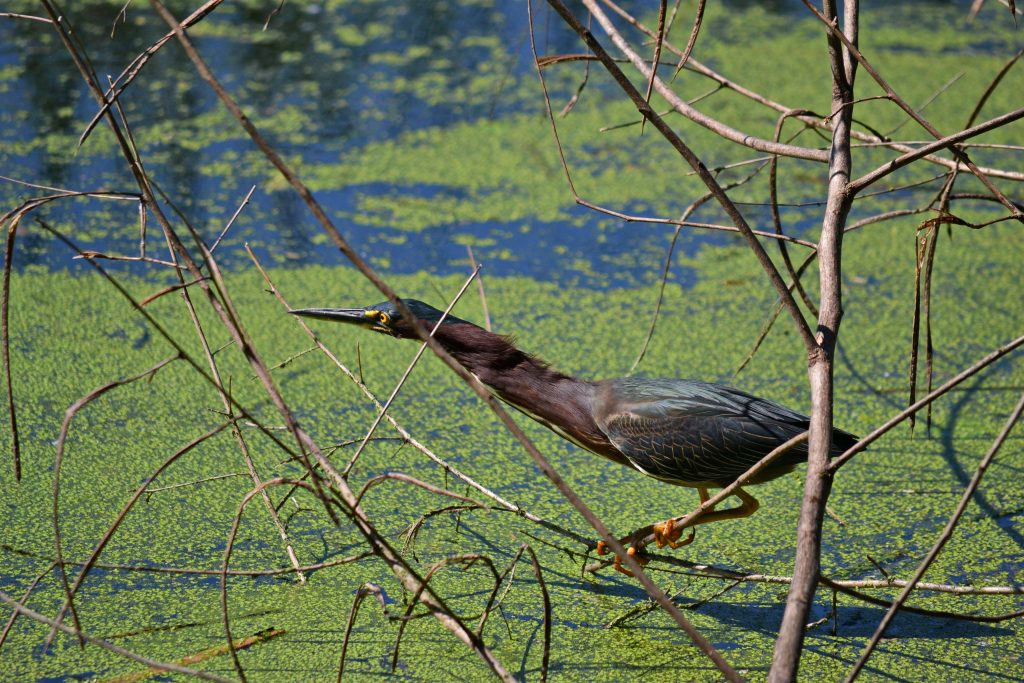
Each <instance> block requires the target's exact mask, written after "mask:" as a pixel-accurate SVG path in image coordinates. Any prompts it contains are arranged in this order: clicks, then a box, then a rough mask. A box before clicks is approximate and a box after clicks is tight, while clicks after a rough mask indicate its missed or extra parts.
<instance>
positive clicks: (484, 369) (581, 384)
mask: <svg viewBox="0 0 1024 683" xmlns="http://www.w3.org/2000/svg"><path fill="white" fill-rule="evenodd" d="M434 336H435V338H437V339H438V341H440V342H441V344H442V345H443V346H444V347H445V348H446V349H447V350H448V352H449V353H450V354H451V355H452V356H454V357H455V358H456V359H458V361H459V362H460V363H462V364H463V365H464V366H465V367H466V369H467V370H469V371H470V372H472V373H473V374H474V375H476V376H477V377H478V378H479V379H480V381H481V382H483V383H484V384H485V385H487V387H488V388H489V389H491V391H492V392H493V393H494V394H495V395H496V396H498V398H500V399H501V400H503V401H505V402H506V403H509V404H511V405H512V406H514V407H515V408H518V409H519V410H520V411H522V412H523V413H525V414H527V415H529V416H530V417H532V418H533V419H534V420H537V421H538V422H540V423H541V424H543V425H545V426H547V427H548V428H550V429H552V430H553V431H555V432H556V433H558V434H559V435H561V436H562V437H564V438H567V439H569V440H571V441H574V442H575V443H577V444H578V445H582V446H583V447H585V448H592V447H591V446H590V445H589V444H588V443H587V441H588V440H592V439H594V438H597V435H601V432H600V430H599V428H598V427H597V424H596V423H595V422H594V419H593V417H592V415H591V397H592V395H593V392H594V385H593V384H591V383H590V382H587V381H584V380H580V379H576V378H574V377H569V376H568V375H563V374H562V373H560V372H557V371H555V370H552V369H551V368H549V367H548V365H547V363H545V362H543V361H541V360H539V359H537V358H535V357H533V356H531V355H530V354H528V353H526V352H524V351H521V350H519V349H517V348H516V347H515V346H513V344H512V342H511V341H510V340H509V339H508V338H506V337H502V336H500V335H497V334H493V333H491V332H488V331H487V330H484V329H482V328H480V327H477V326H476V325H473V324H471V323H454V324H448V325H441V327H440V328H438V329H437V331H436V332H435V333H434ZM601 438H603V435H601Z"/></svg>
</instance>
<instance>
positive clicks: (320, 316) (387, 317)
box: [289, 299, 466, 339]
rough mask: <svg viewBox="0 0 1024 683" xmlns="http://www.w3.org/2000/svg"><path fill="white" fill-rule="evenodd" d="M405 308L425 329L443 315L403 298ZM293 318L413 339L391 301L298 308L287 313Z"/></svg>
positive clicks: (458, 320)
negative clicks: (361, 305) (339, 324)
mask: <svg viewBox="0 0 1024 683" xmlns="http://www.w3.org/2000/svg"><path fill="white" fill-rule="evenodd" d="M402 303H404V304H405V307H406V308H408V309H409V311H410V312H411V313H412V314H413V315H414V316H416V318H417V319H419V320H420V321H422V322H423V324H424V325H426V327H427V330H428V331H429V330H433V329H434V326H435V325H437V324H438V322H440V321H441V317H442V316H444V312H443V311H439V310H437V309H436V308H434V307H433V306H431V305H430V304H426V303H423V302H422V301H417V300H416V299H402ZM289 313H292V314H293V315H301V316H303V317H305V318H316V319H317V320H332V321H335V322H340V323H349V324H351V325H358V326H359V327H364V328H366V329H368V330H373V331H374V332H380V333H382V334H388V335H391V336H392V337H397V338H399V339H402V338H406V337H415V336H416V333H415V332H414V330H413V326H412V322H411V321H409V320H406V319H405V318H404V317H403V316H402V313H401V311H399V310H398V307H397V306H395V305H394V304H393V303H391V302H390V301H384V302H382V303H379V304H374V305H373V306H366V307H365V308H299V309H295V310H292V311H289ZM465 322H466V321H465V320H462V319H461V318H456V317H455V316H453V315H451V314H449V315H447V316H445V317H444V322H443V323H442V324H448V323H465Z"/></svg>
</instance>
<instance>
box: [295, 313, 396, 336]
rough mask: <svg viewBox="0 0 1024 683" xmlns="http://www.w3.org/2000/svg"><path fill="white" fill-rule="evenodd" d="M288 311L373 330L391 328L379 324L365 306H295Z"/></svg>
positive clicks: (388, 331) (382, 330)
mask: <svg viewBox="0 0 1024 683" xmlns="http://www.w3.org/2000/svg"><path fill="white" fill-rule="evenodd" d="M288 312H289V313H291V314H292V315H301V316H302V317H304V318H315V319H316V320H330V321H332V322H338V323H349V324H350V325H358V326H359V327H365V328H366V329H368V330H373V331H374V332H386V333H388V334H391V330H389V329H388V328H386V327H384V326H383V325H381V324H380V323H379V322H378V321H377V319H376V317H374V316H372V315H371V312H370V311H368V310H366V309H365V308H296V309H292V310H290V311H288Z"/></svg>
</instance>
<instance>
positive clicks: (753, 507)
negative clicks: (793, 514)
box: [654, 488, 760, 548]
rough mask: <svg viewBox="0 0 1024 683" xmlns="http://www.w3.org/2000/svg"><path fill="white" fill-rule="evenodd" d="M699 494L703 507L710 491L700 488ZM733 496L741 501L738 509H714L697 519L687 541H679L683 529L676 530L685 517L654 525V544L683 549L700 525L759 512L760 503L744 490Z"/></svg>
mask: <svg viewBox="0 0 1024 683" xmlns="http://www.w3.org/2000/svg"><path fill="white" fill-rule="evenodd" d="M697 493H699V494H700V502H701V504H702V505H703V504H704V503H706V502H708V498H709V496H708V490H707V489H705V488H698V489H697ZM733 495H734V496H736V497H737V498H739V499H740V501H741V503H740V505H738V506H737V507H734V508H729V509H728V510H715V509H714V508H713V507H712V508H711V509H709V510H708V511H707V512H705V513H704V514H703V515H701V516H700V517H698V518H697V519H695V520H693V521H692V522H690V524H688V525H687V527H684V528H690V534H689V536H687V538H686V540H685V541H679V537H680V536H682V535H683V528H678V529H677V528H676V527H675V523H676V522H678V521H679V520H681V519H683V517H674V518H672V519H667V520H665V521H664V522H662V523H661V524H655V525H654V542H655V543H657V544H658V547H659V548H663V547H665V546H666V545H668V546H670V547H672V548H681V547H682V546H684V545H689V544H690V543H693V537H694V529H693V528H692V527H695V526H697V525H698V524H708V523H710V522H718V521H720V520H723V519H740V518H742V517H749V516H750V515H752V514H754V513H755V512H756V511H757V508H759V507H760V503H758V502H757V499H756V498H754V497H753V496H752V495H750V494H749V493H747V492H746V491H744V490H743V489H740V488H738V489H736V490H735V491H734V492H733Z"/></svg>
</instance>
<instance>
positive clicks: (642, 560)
mask: <svg viewBox="0 0 1024 683" xmlns="http://www.w3.org/2000/svg"><path fill="white" fill-rule="evenodd" d="M607 552H608V544H607V543H605V542H604V541H598V542H597V554H598V555H604V554H605V553H607ZM626 554H627V555H629V556H630V557H632V558H633V559H634V560H636V561H637V563H638V564H639V565H640V566H641V567H645V566H647V563H648V562H650V559H649V558H648V557H646V556H645V555H644V554H642V553H640V552H639V551H638V550H637V549H636V548H635V547H633V546H629V547H628V548H626ZM612 566H613V567H614V568H615V571H618V572H621V573H623V574H625V575H626V576H636V574H634V573H633V572H631V571H630V570H628V569H627V568H625V567H623V566H622V558H621V557H619V556H618V555H616V556H615V562H613V563H612Z"/></svg>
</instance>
